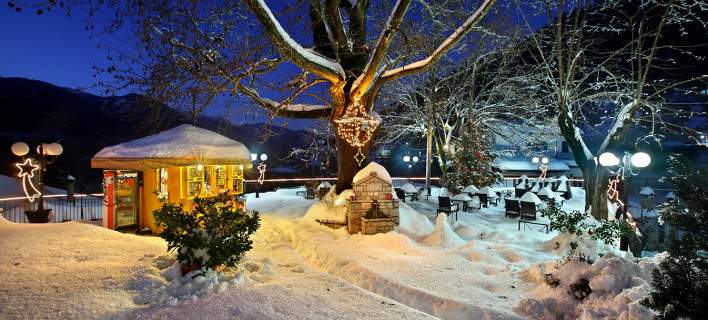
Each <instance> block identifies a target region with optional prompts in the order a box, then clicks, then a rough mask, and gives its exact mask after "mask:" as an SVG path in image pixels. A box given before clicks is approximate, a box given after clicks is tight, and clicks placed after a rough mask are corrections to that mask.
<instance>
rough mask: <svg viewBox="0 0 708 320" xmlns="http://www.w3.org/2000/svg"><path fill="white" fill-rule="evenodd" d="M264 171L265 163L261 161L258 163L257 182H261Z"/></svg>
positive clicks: (263, 177)
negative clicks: (258, 174)
mask: <svg viewBox="0 0 708 320" xmlns="http://www.w3.org/2000/svg"><path fill="white" fill-rule="evenodd" d="M265 172H266V164H265V163H262V162H261V164H259V165H258V173H260V176H258V184H263V180H264V179H265Z"/></svg>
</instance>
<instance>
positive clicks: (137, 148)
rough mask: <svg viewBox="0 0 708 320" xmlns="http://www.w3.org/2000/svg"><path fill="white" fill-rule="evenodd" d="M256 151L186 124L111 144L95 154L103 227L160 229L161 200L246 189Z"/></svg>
mask: <svg viewBox="0 0 708 320" xmlns="http://www.w3.org/2000/svg"><path fill="white" fill-rule="evenodd" d="M250 166H251V155H250V152H249V151H248V149H247V148H246V147H245V146H244V145H243V144H242V143H240V142H238V141H236V140H233V139H230V138H227V137H225V136H222V135H220V134H218V133H215V132H212V131H209V130H206V129H202V128H197V127H195V126H191V125H187V124H183V125H180V126H177V127H175V128H172V129H170V130H167V131H163V132H160V133H158V134H155V135H152V136H147V137H144V138H140V139H136V140H133V141H129V142H125V143H121V144H118V145H115V146H112V147H107V148H104V149H102V150H101V151H99V152H98V153H97V154H96V155H95V156H94V157H93V158H91V167H92V168H100V169H103V179H104V181H103V183H104V194H105V203H106V205H105V206H104V212H103V225H104V226H105V227H106V228H109V229H122V228H135V229H139V230H144V229H145V228H149V229H150V231H151V232H155V231H156V230H157V227H156V225H155V220H154V218H153V217H152V212H153V211H154V210H156V209H158V208H160V206H161V205H162V201H167V202H172V203H182V204H183V205H184V206H185V208H188V207H189V206H190V205H191V202H192V199H194V197H196V196H199V197H209V196H214V195H217V194H218V193H220V192H230V193H232V194H235V195H240V194H242V193H243V169H244V167H250Z"/></svg>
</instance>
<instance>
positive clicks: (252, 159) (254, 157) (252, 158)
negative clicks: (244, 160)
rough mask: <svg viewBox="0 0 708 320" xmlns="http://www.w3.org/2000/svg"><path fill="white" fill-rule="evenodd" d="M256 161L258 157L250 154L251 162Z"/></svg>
mask: <svg viewBox="0 0 708 320" xmlns="http://www.w3.org/2000/svg"><path fill="white" fill-rule="evenodd" d="M256 160H258V155H257V154H255V153H251V161H256Z"/></svg>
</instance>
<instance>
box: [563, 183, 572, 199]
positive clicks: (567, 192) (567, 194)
mask: <svg viewBox="0 0 708 320" xmlns="http://www.w3.org/2000/svg"><path fill="white" fill-rule="evenodd" d="M572 197H573V193H572V192H570V183H568V181H566V182H565V192H564V193H563V198H564V199H565V200H568V199H570V198H572Z"/></svg>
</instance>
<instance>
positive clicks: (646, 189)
mask: <svg viewBox="0 0 708 320" xmlns="http://www.w3.org/2000/svg"><path fill="white" fill-rule="evenodd" d="M639 194H641V195H643V196H653V195H654V189H652V188H649V187H644V188H642V190H641V191H639Z"/></svg>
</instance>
